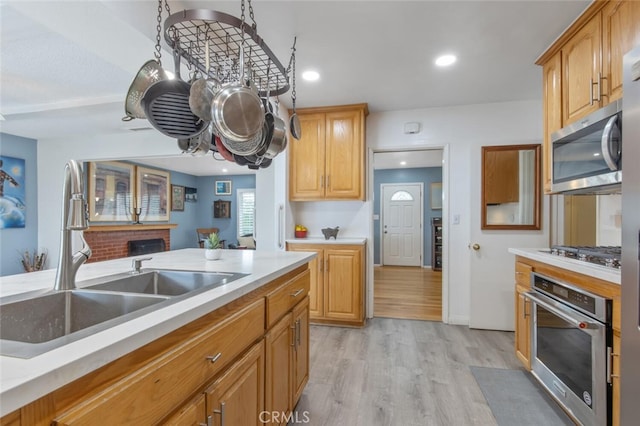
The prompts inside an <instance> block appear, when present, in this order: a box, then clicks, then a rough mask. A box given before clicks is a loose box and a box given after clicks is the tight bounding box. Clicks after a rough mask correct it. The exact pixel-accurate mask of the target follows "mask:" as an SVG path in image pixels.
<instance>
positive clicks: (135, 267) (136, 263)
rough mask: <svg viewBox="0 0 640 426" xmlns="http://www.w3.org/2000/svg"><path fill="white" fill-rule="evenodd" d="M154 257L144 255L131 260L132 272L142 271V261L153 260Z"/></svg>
mask: <svg viewBox="0 0 640 426" xmlns="http://www.w3.org/2000/svg"><path fill="white" fill-rule="evenodd" d="M151 259H153V257H142V258H140V257H139V258H137V259H133V260H132V261H131V273H132V274H139V273H141V270H140V268H142V262H144V261H145V260H151Z"/></svg>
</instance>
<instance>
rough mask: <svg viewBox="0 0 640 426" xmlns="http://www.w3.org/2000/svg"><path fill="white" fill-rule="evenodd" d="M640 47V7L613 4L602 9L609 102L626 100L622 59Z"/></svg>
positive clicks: (627, 4)
mask: <svg viewBox="0 0 640 426" xmlns="http://www.w3.org/2000/svg"><path fill="white" fill-rule="evenodd" d="M638 44H640V3H639V2H637V1H611V2H609V3H607V5H606V6H605V7H604V8H603V9H602V73H603V76H604V77H605V80H604V81H603V84H604V85H605V86H606V87H605V88H603V93H606V94H608V97H605V98H604V100H605V101H607V102H611V101H614V100H616V99H620V98H622V57H623V56H624V54H625V53H627V52H628V51H629V50H630V49H631V48H632V47H634V46H636V45H638Z"/></svg>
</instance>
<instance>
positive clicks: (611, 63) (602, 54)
mask: <svg viewBox="0 0 640 426" xmlns="http://www.w3.org/2000/svg"><path fill="white" fill-rule="evenodd" d="M638 44H640V2H638V1H619V0H612V1H596V2H593V3H592V4H591V5H590V6H589V7H588V8H587V9H586V10H585V11H584V13H583V14H582V15H580V16H579V17H578V19H576V21H575V22H574V23H573V24H572V25H571V27H569V28H568V29H567V30H566V31H565V32H564V33H563V34H562V35H560V37H558V39H557V40H556V42H555V43H554V44H553V45H552V46H551V47H550V48H549V49H548V50H547V51H546V52H545V53H543V54H542V56H540V58H539V59H538V60H537V61H536V64H538V65H542V68H543V79H542V90H543V113H544V119H543V128H544V137H543V174H544V177H543V183H544V191H545V193H550V192H551V177H552V176H551V172H552V170H551V140H550V135H551V134H552V133H553V132H555V131H556V130H559V129H560V128H562V127H564V126H567V125H569V124H571V123H573V122H575V121H578V120H580V119H581V118H583V117H584V116H586V115H588V114H590V113H592V112H593V111H596V110H598V109H599V108H601V107H603V106H605V105H607V104H608V103H610V102H612V101H614V100H617V99H619V98H622V96H623V95H622V57H623V55H624V54H625V53H626V52H627V51H629V50H630V49H631V48H632V47H634V46H636V45H638Z"/></svg>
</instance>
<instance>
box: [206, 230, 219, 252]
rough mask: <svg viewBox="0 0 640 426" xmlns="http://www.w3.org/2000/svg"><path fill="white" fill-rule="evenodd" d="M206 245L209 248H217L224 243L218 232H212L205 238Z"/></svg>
mask: <svg viewBox="0 0 640 426" xmlns="http://www.w3.org/2000/svg"><path fill="white" fill-rule="evenodd" d="M204 244H205V247H206V248H208V249H217V248H220V246H221V245H222V241H221V240H220V237H219V236H218V234H217V233H215V232H212V233H211V234H209V236H208V237H207V239H206V240H204Z"/></svg>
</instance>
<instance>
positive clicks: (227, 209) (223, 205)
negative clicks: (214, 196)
mask: <svg viewBox="0 0 640 426" xmlns="http://www.w3.org/2000/svg"><path fill="white" fill-rule="evenodd" d="M213 217H215V218H217V219H229V218H231V201H222V200H218V201H214V202H213Z"/></svg>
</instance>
